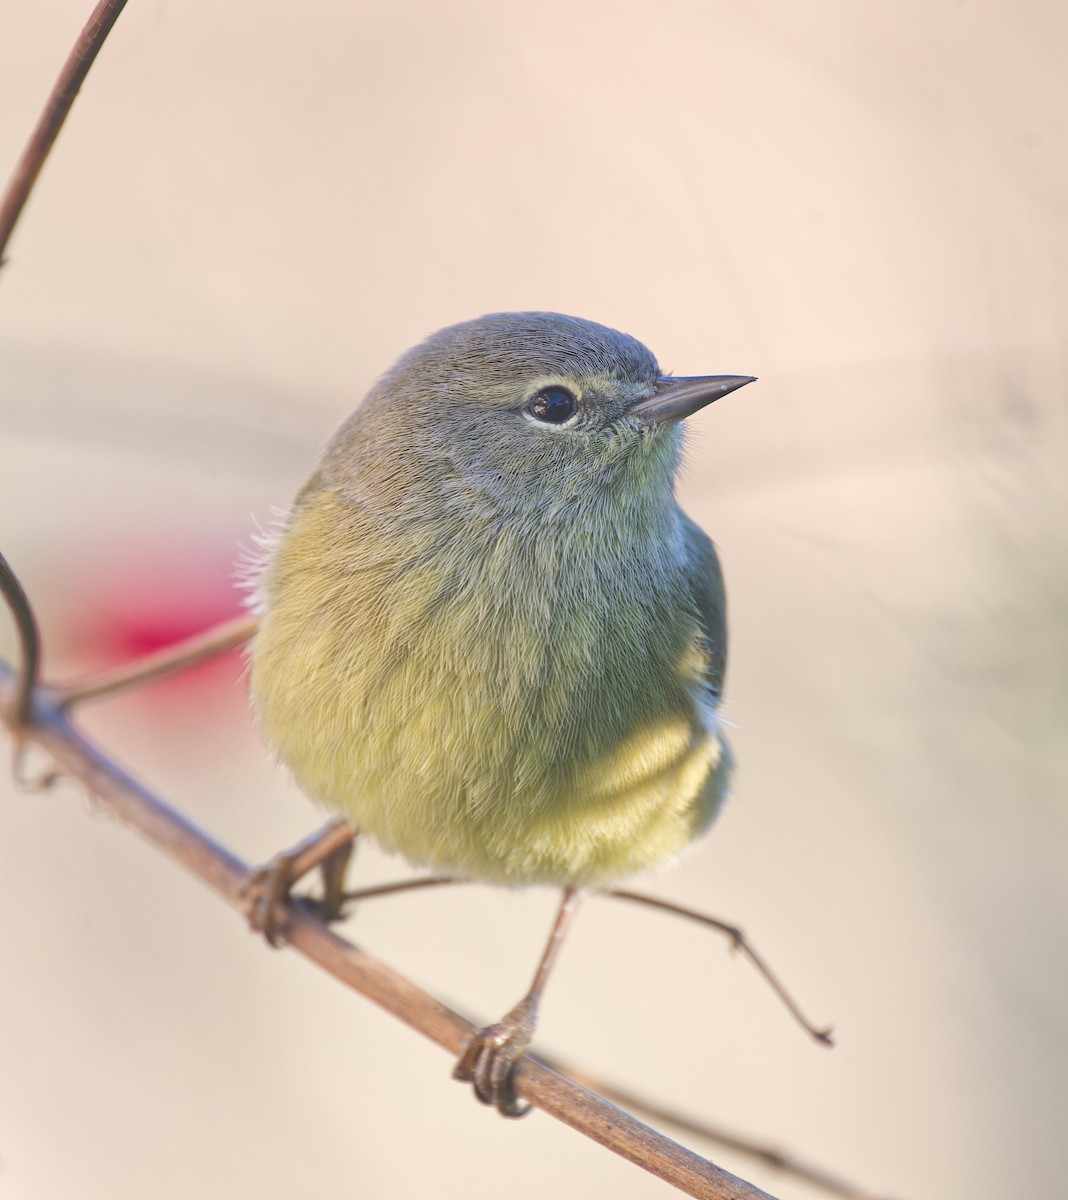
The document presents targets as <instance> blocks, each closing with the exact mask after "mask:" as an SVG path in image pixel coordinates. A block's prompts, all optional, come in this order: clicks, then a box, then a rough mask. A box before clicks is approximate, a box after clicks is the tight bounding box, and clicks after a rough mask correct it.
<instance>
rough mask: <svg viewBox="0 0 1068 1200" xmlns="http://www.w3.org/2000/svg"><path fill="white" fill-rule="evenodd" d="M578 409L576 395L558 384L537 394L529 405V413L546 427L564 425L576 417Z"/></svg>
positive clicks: (551, 385)
mask: <svg viewBox="0 0 1068 1200" xmlns="http://www.w3.org/2000/svg"><path fill="white" fill-rule="evenodd" d="M577 408H578V401H577V400H576V399H575V397H574V394H573V393H571V392H569V391H568V390H567V388H566V387H561V386H560V385H559V384H558V383H554V384H550V386H549V387H543V388H542V389H541V391H540V392H535V393H534V395H533V397H532V398H531V400H530V402H529V403H528V404H527V412H529V413H530V415H531V416H532V417H534V418H536V419H537V420H539V421H544V422H545V423H546V425H562V424H563V423H564V422H565V421H568V420H570V419H571V418H572V417H573V416H574V415H575V410H576V409H577Z"/></svg>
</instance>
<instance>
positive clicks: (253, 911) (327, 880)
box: [243, 820, 357, 947]
mask: <svg viewBox="0 0 1068 1200" xmlns="http://www.w3.org/2000/svg"><path fill="white" fill-rule="evenodd" d="M356 835H357V831H356V830H355V829H353V827H352V826H351V825H350V824H349V823H348V822H347V821H342V820H335V821H330V822H329V823H328V824H326V825H324V826H323V828H322V829H320V830H318V831H317V832H316V833H313V834H312V835H311V836H310V837H307V838H305V839H304V841H302V842H298V844H297V845H296V846H293V847H292V848H291V849H289V850H283V851H282V852H281V853H280V854H276V855H275V856H274V858H272V859H271V861H270V862H269V863H267V864H266V866H263V867H259V868H258V869H257V870H255V871H253V872H252V874H251V875H250V876H249V880H248V882H247V883H246V884H245V887H244V889H243V899H244V902H245V911H246V913H247V914H248V921H249V924H250V925H251V926H252V928H253V930H254V931H255V932H256V933H262V934H263V935H264V937H266V939H267V941H268V942H269V943H270V944H271V945H272V946H275V947H278V946H282V945H284V944H285V924H286V901H287V900H288V898H289V893H290V892H291V891H292V889H293V885H294V884H295V883H297V881H298V880H300V879H302V878H303V877H304V876H305V875H307V874H308V872H309V871H314V870H315V868H316V867H318V868H319V869H320V871H321V872H322V876H323V895H322V898H321V899H320V900H316V901H313V902H312V903H313V905H314V907H315V909H316V911H317V912H318V913H319V915H320V916H321V917H322V919H323V920H324V921H335V920H337V919H338V918H339V917H340V916H341V910H342V905H343V903H344V887H345V869H346V868H347V867H348V864H349V859H350V858H351V857H352V850H353V845H354V844H355V840H356Z"/></svg>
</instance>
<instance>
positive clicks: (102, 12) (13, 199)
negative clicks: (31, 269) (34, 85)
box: [0, 0, 126, 267]
mask: <svg viewBox="0 0 1068 1200" xmlns="http://www.w3.org/2000/svg"><path fill="white" fill-rule="evenodd" d="M125 7H126V0H100V2H99V3H98V4H97V6H96V8H94V9H93V12H92V15H91V16H90V18H89V20H88V22H87V23H86V26H85V28H84V29H83V30H82V32H81V34H80V35H79V37H78V40H77V41H76V42H75V43H74V49H73V50H71V52H70V54H69V55H68V56H67V61H66V62H65V63H64V64H63V70H62V71H60V73H59V78H58V79H57V80H56V82H55V86H54V87H53V88H52V91H51V93H50V94H49V97H48V101H47V103H46V104H45V106H44V111H43V112H42V113H41V115H40V117H39V118H38V120H37V124H36V126H35V127H34V130H33V133H31V134H30V140H29V141H28V142H27V143H26V148H25V149H24V150H23V152H22V156H21V158H20V159H19V161H18V163H17V164H16V166H15V170H14V173H13V174H12V176H11V179H10V180H9V182H8V185H7V189H6V191H5V192H4V198H3V201H2V202H0V267H3V265H4V263H5V262H6V259H5V258H4V251H5V249H6V248H7V243H8V240H9V239H10V237H11V234H12V231H13V230H14V228H15V225H16V224H17V222H18V219H19V216H20V214H21V213H22V210H23V208H24V207H25V205H26V201H27V200H28V199H29V198H30V193H31V192H32V191H33V185H34V184H35V183H36V182H37V176H38V175H39V174H40V173H41V168H42V167H43V166H44V163H45V159H46V158H47V157H48V154H49V151H50V150H51V149H52V146H53V144H54V143H55V140H56V138H57V137H58V135H59V131H60V130H61V129H62V128H63V122H64V121H65V120H66V119H67V113H69V112H70V109H71V105H72V104H73V103H74V100H75V97H76V96H77V95H78V92H79V90H80V89H81V86H82V84H83V83H84V81H85V77H86V75H88V73H89V68H90V67H91V66H92V65H93V60H94V59H95V58H96V56H97V54H98V53H99V52H100V47H101V46H103V44H104V41H105V39H106V38H107V36H108V34H109V33H110V32H111V27H112V26H113V25H114V24H115V22H116V21H117V20H118V19H119V13H121V12H122V10H123V9H124V8H125Z"/></svg>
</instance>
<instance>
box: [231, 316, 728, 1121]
mask: <svg viewBox="0 0 1068 1200" xmlns="http://www.w3.org/2000/svg"><path fill="white" fill-rule="evenodd" d="M750 382H752V379H751V377H750V376H741V375H712V376H704V377H697V378H680V377H665V376H664V375H662V374H661V372H660V369H659V367H658V366H657V362H656V359H655V358H654V356H653V355H652V354H651V353H650V351H649V350H647V349H646V348H645V346H643V345H642V344H641V343H640V342H638V341H636V340H635V339H634V338H632V337H629V336H627V335H626V334H623V333H619V332H616V331H615V330H613V329H609V328H607V327H605V326H603V325H598V324H595V323H594V322H592V321H586V320H582V319H580V318H577V317H568V316H562V315H560V314H557V313H543V312H528V313H498V314H493V315H489V316H483V317H479V318H477V319H475V320H471V321H466V322H463V323H461V324H458V325H453V326H450V327H449V328H446V329H443V330H441V331H439V332H438V333H435V334H433V335H432V336H431V337H429V338H427V339H426V340H425V341H424V342H422V343H421V344H420V345H418V346H416V347H415V348H414V349H412V350H409V351H408V352H407V353H406V354H404V355H402V356H401V358H400V359H399V360H398V361H397V363H396V364H395V365H394V366H393V367H392V368H391V369H390V370H389V371H387V372H386V374H385V375H384V376H383V377H382V378H381V379H380V380H379V381H378V383H377V384H375V386H374V387H373V388H372V389H371V391H370V393H369V394H368V395H367V397H366V398H365V399H364V401H363V403H362V404H361V405H360V406H359V407H358V408H357V409H356V411H355V412H354V413H353V414H352V415H351V416H350V417H349V418H348V420H346V421H345V422H344V424H342V426H341V427H340V429H339V430H338V431H337V432H336V433H335V434H334V436H333V438H332V439H331V440H330V442H329V443H328V445H327V447H326V449H325V451H324V453H323V455H322V458H321V459H320V462H319V464H318V466H317V468H316V470H315V472H314V474H313V475H312V477H311V479H310V480H309V481H308V483H307V484H306V485H305V487H304V488H303V489H302V491H301V492H300V493H299V495H298V496H297V498H296V501H295V502H294V504H293V506H292V509H291V511H290V512H289V513H288V515H287V517H286V518H285V521H284V528H282V529H281V530H280V531H279V532H278V534H277V537H276V538H274V539H273V542H272V545H271V546H270V548H269V550H268V553H267V555H266V556H265V561H264V563H263V565H262V569H261V573H260V575H259V578H258V583H257V596H258V603H259V607H260V611H261V624H260V628H259V631H258V633H257V634H256V637H255V639H254V641H253V643H252V646H251V651H250V655H251V676H250V677H251V695H252V702H253V706H254V709H255V712H256V714H257V717H258V720H259V723H260V725H261V727H262V730H263V732H264V734H265V737H266V739H267V741H268V742H269V743H270V745H271V746H272V747H273V749H274V750H275V752H276V753H277V755H278V757H279V758H280V759H281V760H282V761H283V762H284V763H285V764H287V765H288V767H289V768H290V770H291V771H292V773H293V775H294V777H295V779H296V781H297V783H298V784H299V785H300V786H301V787H302V788H303V789H304V790H305V791H306V792H307V793H308V794H309V795H310V796H312V797H313V798H315V799H316V800H318V801H319V802H321V803H322V804H323V805H325V806H326V807H327V808H329V809H332V810H334V811H335V812H337V813H338V814H341V815H342V816H344V817H345V818H346V819H347V820H348V821H349V822H351V823H352V825H354V826H355V827H357V828H358V829H359V831H360V832H361V833H364V834H369V835H371V836H372V837H373V838H374V839H375V840H376V841H377V842H378V843H379V844H380V845H381V846H382V847H383V848H385V849H386V850H391V851H398V852H399V853H401V854H402V855H403V856H404V857H405V858H407V859H408V860H409V861H410V862H412V863H414V864H419V865H425V866H429V867H433V868H434V869H435V870H436V871H439V872H446V873H449V874H452V875H455V876H459V877H463V878H469V879H474V880H482V881H486V882H490V883H497V884H506V885H519V884H553V885H556V886H559V887H561V888H563V889H564V898H563V902H562V904H561V907H560V911H559V914H558V916H557V920H556V923H555V925H554V928H553V934H552V937H551V938H550V940H549V944H548V946H547V948H546V951H545V954H544V955H543V958H542V961H541V963H540V964H539V968H538V973H537V975H536V976H535V980H534V984H533V985H532V987H531V990H530V991H529V992H528V993H527V995H526V996H525V997H524V998H523V1000H522V1001H520V1003H519V1004H518V1005H516V1007H515V1008H514V1009H512V1011H511V1012H510V1013H508V1014H507V1015H506V1016H505V1017H504V1018H503V1020H502V1021H501V1022H498V1023H497V1024H496V1025H492V1026H489V1027H487V1028H486V1029H484V1030H482V1031H480V1033H479V1034H477V1035H476V1036H475V1038H474V1039H473V1040H472V1042H471V1044H470V1045H469V1046H468V1048H467V1050H466V1051H465V1053H464V1055H463V1056H462V1057H461V1059H460V1062H459V1064H458V1066H457V1068H456V1072H455V1074H456V1075H457V1077H458V1078H461V1079H463V1080H465V1081H468V1082H473V1083H474V1086H475V1091H476V1094H477V1095H478V1096H479V1098H480V1099H481V1100H483V1102H485V1103H488V1104H494V1105H496V1106H497V1108H498V1109H499V1110H500V1111H501V1112H502V1113H504V1114H505V1115H509V1116H515V1115H519V1114H521V1113H522V1112H524V1111H525V1110H526V1105H525V1104H524V1103H523V1102H522V1101H521V1100H520V1099H519V1097H518V1096H517V1094H516V1088H515V1082H514V1079H513V1067H514V1064H515V1062H516V1060H517V1059H518V1058H519V1056H520V1055H521V1054H522V1052H523V1051H524V1049H525V1048H526V1046H527V1044H528V1043H529V1041H530V1039H531V1036H532V1035H533V1031H534V1025H535V1021H536V1013H537V1005H538V1000H539V998H540V994H541V990H542V988H543V986H544V983H545V979H546V978H547V977H548V973H549V969H550V967H551V965H552V962H553V960H554V958H555V954H556V950H557V949H558V947H559V944H560V942H561V940H562V938H563V934H564V930H565V928H566V926H567V925H568V923H569V922H570V920H571V917H572V915H573V913H574V911H575V908H576V905H577V903H578V899H579V896H580V893H581V891H582V890H583V889H597V888H601V887H607V886H609V885H611V884H613V883H615V882H616V881H618V880H619V879H620V878H622V877H624V876H627V875H629V874H632V873H634V872H636V871H639V870H641V869H643V868H645V867H651V866H654V865H657V864H660V863H664V862H667V861H669V860H671V859H673V858H674V857H675V856H677V855H678V854H679V853H680V852H681V851H682V850H683V849H684V848H685V847H686V846H687V845H688V844H689V843H690V842H692V841H693V839H694V838H696V837H697V836H698V835H699V834H700V833H701V832H702V831H703V830H705V829H706V828H707V827H708V825H709V823H710V822H711V821H712V819H713V818H714V817H715V815H716V812H717V810H718V809H719V808H720V806H721V804H722V802H723V799H724V796H725V793H726V789H727V781H728V775H729V772H730V768H731V755H730V751H729V749H728V747H727V744H726V742H725V740H724V737H723V732H722V729H721V722H720V718H719V716H718V707H719V703H720V696H721V691H722V687H723V674H724V666H725V662H726V650H727V626H726V610H725V596H724V588H723V578H722V574H721V572H720V566H719V561H718V558H717V556H716V551H715V549H714V548H713V545H712V543H711V541H710V540H709V539H708V537H706V535H705V534H704V533H703V532H702V531H701V530H700V529H699V528H698V527H697V525H695V524H694V523H693V521H691V520H690V518H689V517H687V516H686V515H685V514H684V513H683V512H682V510H681V509H680V508H679V506H678V504H677V503H676V501H675V495H674V484H675V476H676V471H677V469H678V464H679V458H680V452H681V446H682V432H681V422H682V420H683V419H684V418H685V417H688V416H690V415H692V414H693V413H695V412H696V411H697V410H699V409H700V408H702V407H704V406H705V405H707V404H709V403H711V402H712V401H714V400H717V399H719V398H720V397H722V396H725V395H727V394H728V393H729V392H732V391H734V390H735V389H736V388H739V387H742V386H743V385H744V384H747V383H750Z"/></svg>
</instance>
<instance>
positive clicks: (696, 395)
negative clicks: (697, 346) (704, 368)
mask: <svg viewBox="0 0 1068 1200" xmlns="http://www.w3.org/2000/svg"><path fill="white" fill-rule="evenodd" d="M755 379H756V376H755V375H693V376H685V375H676V376H670V377H665V378H664V379H658V380H657V381H656V391H655V392H654V393H653V394H652V395H651V396H649V397H648V398H647V399H645V400H639V401H638V403H637V404H635V405H633V406H632V407H631V409H630V412H631V413H632V414H633V415H634V416H636V417H639V418H641V420H643V421H647V422H648V423H649V424H650V425H659V424H661V423H662V422H664V421H681V420H682V419H683V417H690V416H692V415H693V414H694V413H695V412H697V411H698V409H701V408H704V407H705V405H706V404H711V403H712V401H713V400H718V399H719V398H720V397H721V396H726V395H727V394H728V393H730V392H734V391H737V390H738V388H740V387H745V385H746V384H747V383H752V382H753V381H754V380H755Z"/></svg>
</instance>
